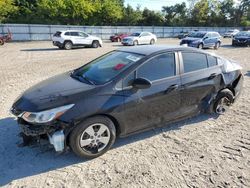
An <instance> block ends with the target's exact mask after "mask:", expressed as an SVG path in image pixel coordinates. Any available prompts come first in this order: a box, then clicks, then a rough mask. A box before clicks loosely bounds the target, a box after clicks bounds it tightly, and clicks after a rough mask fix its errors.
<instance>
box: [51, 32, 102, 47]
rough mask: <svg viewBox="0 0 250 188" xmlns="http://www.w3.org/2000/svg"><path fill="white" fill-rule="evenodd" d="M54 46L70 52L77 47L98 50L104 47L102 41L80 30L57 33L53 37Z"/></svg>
mask: <svg viewBox="0 0 250 188" xmlns="http://www.w3.org/2000/svg"><path fill="white" fill-rule="evenodd" d="M52 41H53V45H54V46H57V47H59V48H60V49H63V48H64V49H66V50H70V49H72V48H73V47H77V46H89V47H92V48H98V47H99V46H100V47H101V46H102V40H101V39H100V38H99V37H95V36H92V35H89V34H87V33H84V32H83V31H78V30H67V31H57V32H56V33H55V34H54V35H53V37H52Z"/></svg>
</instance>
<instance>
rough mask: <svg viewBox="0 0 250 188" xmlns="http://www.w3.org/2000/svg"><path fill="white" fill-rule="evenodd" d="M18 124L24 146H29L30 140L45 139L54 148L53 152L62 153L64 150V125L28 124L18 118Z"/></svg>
mask: <svg viewBox="0 0 250 188" xmlns="http://www.w3.org/2000/svg"><path fill="white" fill-rule="evenodd" d="M18 124H19V126H20V128H21V134H20V135H21V136H22V137H23V141H24V144H23V145H29V143H27V142H29V141H31V140H32V139H37V140H39V139H40V138H47V139H48V140H49V142H50V144H52V145H53V146H54V149H55V151H57V152H62V151H64V150H65V148H66V147H65V146H66V142H65V140H66V139H65V137H66V136H65V133H64V132H65V129H66V124H64V123H61V122H55V123H53V124H29V123H27V122H25V121H24V120H23V119H21V118H18Z"/></svg>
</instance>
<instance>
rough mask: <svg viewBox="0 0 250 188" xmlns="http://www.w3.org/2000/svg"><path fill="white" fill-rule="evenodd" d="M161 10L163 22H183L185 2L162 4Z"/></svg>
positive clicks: (170, 23) (179, 23)
mask: <svg viewBox="0 0 250 188" xmlns="http://www.w3.org/2000/svg"><path fill="white" fill-rule="evenodd" d="M162 12H163V13H164V14H165V23H166V25H169V26H178V25H181V24H185V20H186V16H187V7H186V3H181V4H175V5H172V6H163V7H162Z"/></svg>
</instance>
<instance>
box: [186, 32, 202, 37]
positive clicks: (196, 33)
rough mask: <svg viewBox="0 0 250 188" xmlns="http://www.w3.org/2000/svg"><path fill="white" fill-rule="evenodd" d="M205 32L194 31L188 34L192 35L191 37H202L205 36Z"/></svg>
mask: <svg viewBox="0 0 250 188" xmlns="http://www.w3.org/2000/svg"><path fill="white" fill-rule="evenodd" d="M205 34H206V33H198V32H195V33H190V34H189V35H188V36H189V37H193V38H203V37H204V36H205Z"/></svg>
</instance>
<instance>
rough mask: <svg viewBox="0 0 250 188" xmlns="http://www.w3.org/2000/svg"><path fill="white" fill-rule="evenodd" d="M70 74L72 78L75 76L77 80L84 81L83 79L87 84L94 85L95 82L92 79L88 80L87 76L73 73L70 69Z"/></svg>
mask: <svg viewBox="0 0 250 188" xmlns="http://www.w3.org/2000/svg"><path fill="white" fill-rule="evenodd" d="M70 76H71V77H73V78H75V79H77V80H79V81H80V82H84V81H83V80H85V81H87V82H88V83H89V84H91V85H95V83H94V82H93V81H92V80H90V79H89V78H87V77H86V76H84V75H79V74H77V73H76V74H75V73H74V71H72V72H71V73H70Z"/></svg>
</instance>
